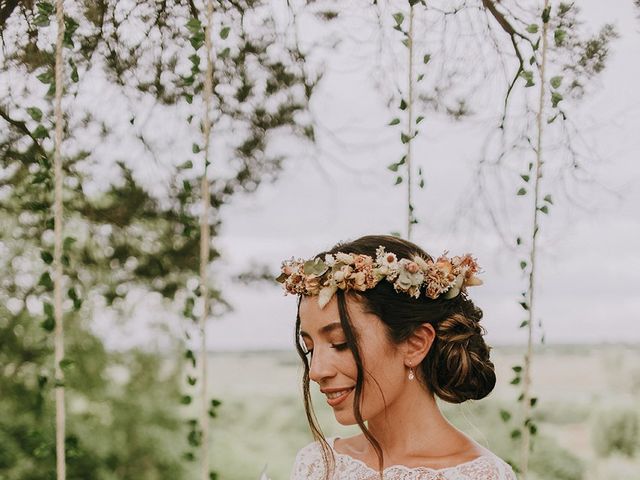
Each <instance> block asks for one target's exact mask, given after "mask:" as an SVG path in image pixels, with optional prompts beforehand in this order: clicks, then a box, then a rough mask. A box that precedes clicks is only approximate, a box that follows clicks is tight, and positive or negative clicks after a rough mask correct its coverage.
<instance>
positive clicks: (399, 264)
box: [276, 245, 482, 308]
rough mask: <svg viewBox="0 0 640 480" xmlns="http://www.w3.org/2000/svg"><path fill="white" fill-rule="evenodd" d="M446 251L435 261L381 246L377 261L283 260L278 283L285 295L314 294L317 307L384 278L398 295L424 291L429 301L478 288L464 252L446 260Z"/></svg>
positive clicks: (339, 256)
mask: <svg viewBox="0 0 640 480" xmlns="http://www.w3.org/2000/svg"><path fill="white" fill-rule="evenodd" d="M446 254H447V252H446V251H445V252H444V253H443V254H442V255H441V256H440V257H438V259H437V260H436V261H433V260H425V259H424V258H422V257H420V256H418V255H415V256H413V258H412V259H408V258H402V259H400V260H398V259H397V257H396V254H395V253H391V252H386V251H385V248H384V247H383V246H382V245H381V246H379V247H378V248H377V249H376V258H375V260H374V259H373V258H372V257H370V256H369V255H362V254H356V253H353V254H352V253H342V252H338V253H336V254H335V255H331V254H327V255H325V257H324V261H322V260H321V259H320V258H315V259H312V260H307V261H303V260H301V259H298V260H294V259H293V257H292V258H291V260H285V261H283V262H282V273H281V274H280V276H278V278H276V280H277V281H278V282H280V283H282V284H283V287H284V289H285V294H286V293H291V294H294V295H318V304H319V305H320V308H324V306H325V305H326V304H327V303H329V301H330V300H331V297H332V296H333V294H334V293H335V292H336V291H337V290H338V289H339V288H340V289H342V290H359V291H364V290H368V289H370V288H373V287H375V286H376V285H377V284H378V282H380V281H381V280H382V279H386V280H387V281H389V282H392V283H393V287H394V289H395V290H396V291H397V292H405V293H408V294H409V295H411V296H412V297H414V298H419V297H420V292H421V291H422V289H423V287H424V293H425V295H426V296H427V297H428V298H431V299H436V298H438V297H439V296H440V295H443V298H453V297H455V296H456V295H458V294H459V293H460V291H461V290H462V289H463V288H464V287H471V286H475V285H482V280H480V279H479V278H477V277H475V276H474V275H475V274H476V273H477V272H478V270H479V267H478V264H477V263H476V261H475V259H474V258H473V257H472V256H471V255H470V254H466V255H463V256H462V257H452V258H448V257H447V256H446Z"/></svg>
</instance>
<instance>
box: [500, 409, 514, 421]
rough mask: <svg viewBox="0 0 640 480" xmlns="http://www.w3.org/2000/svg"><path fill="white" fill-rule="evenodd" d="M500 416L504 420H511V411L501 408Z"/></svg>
mask: <svg viewBox="0 0 640 480" xmlns="http://www.w3.org/2000/svg"><path fill="white" fill-rule="evenodd" d="M500 418H502V421H503V422H508V421H509V420H511V413H510V412H508V411H507V410H503V409H500Z"/></svg>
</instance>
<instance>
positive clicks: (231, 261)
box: [113, 0, 640, 350]
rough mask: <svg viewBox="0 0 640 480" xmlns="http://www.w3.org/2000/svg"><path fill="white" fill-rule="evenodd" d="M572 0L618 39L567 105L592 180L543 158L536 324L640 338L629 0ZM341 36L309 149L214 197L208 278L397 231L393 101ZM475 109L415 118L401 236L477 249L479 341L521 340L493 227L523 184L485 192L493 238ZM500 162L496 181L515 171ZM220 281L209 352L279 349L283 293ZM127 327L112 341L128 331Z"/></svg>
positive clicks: (520, 283) (290, 304)
mask: <svg viewBox="0 0 640 480" xmlns="http://www.w3.org/2000/svg"><path fill="white" fill-rule="evenodd" d="M579 4H580V5H581V7H582V8H583V10H584V16H583V18H584V20H585V21H586V25H585V27H586V28H587V30H590V31H592V32H593V31H595V30H596V29H597V27H598V26H599V25H602V24H603V23H605V22H612V23H615V24H616V26H617V28H618V31H619V33H620V38H618V39H616V40H615V41H614V42H613V44H612V47H611V52H610V58H609V61H608V66H607V68H606V71H605V72H604V74H603V75H601V76H600V77H599V78H598V80H597V81H596V82H595V83H594V85H593V86H592V91H591V93H590V94H589V95H588V97H587V98H585V99H584V101H583V102H582V104H581V107H580V109H579V110H577V111H576V112H575V116H574V117H572V120H574V121H575V122H576V123H577V124H578V126H579V127H580V128H581V129H582V132H583V135H584V140H585V142H586V143H585V144H584V145H587V147H584V146H583V147H581V148H582V151H583V153H584V150H585V148H586V150H587V153H588V154H589V155H587V156H586V157H584V161H585V168H586V169H587V170H588V171H589V178H591V181H590V182H589V183H586V182H585V181H582V182H581V181H578V180H576V179H572V178H570V179H568V180H561V179H558V178H557V172H558V171H560V170H562V167H561V165H563V163H562V162H566V158H565V157H563V156H562V155H559V154H558V155H554V154H550V155H549V156H548V158H547V159H546V161H547V165H545V168H546V170H545V173H546V174H547V175H546V176H545V177H544V178H543V184H542V185H543V186H542V191H543V192H545V193H552V194H553V196H554V201H555V205H554V206H553V208H552V209H551V212H550V215H548V216H544V217H543V218H542V219H541V230H540V234H539V246H538V248H539V250H538V255H539V256H538V260H539V264H538V267H537V272H538V278H537V285H536V288H537V309H536V322H537V320H541V321H542V323H543V330H544V332H545V336H546V341H547V343H585V342H587V343H601V342H622V341H626V342H639V341H640V313H639V312H640V294H639V293H638V289H640V214H639V213H638V208H639V207H640V188H638V187H639V186H640V162H638V152H639V151H640V134H639V132H640V89H638V87H637V86H638V78H640V62H639V61H638V60H640V19H638V18H637V14H638V13H639V12H637V11H635V10H634V9H633V5H632V2H631V0H628V1H622V0H619V1H617V2H598V1H597V0H588V1H582V2H579ZM355 21H356V20H354V22H355ZM354 25H355V24H354ZM310 30H311V29H310ZM353 33H354V35H357V33H358V31H357V30H354V32H353ZM316 34H317V32H316ZM302 39H303V41H304V39H305V37H304V29H303V36H302ZM350 45H351V46H350ZM354 45H355V44H354V43H351V44H350V43H349V42H347V43H346V44H345V45H344V46H343V48H342V49H340V51H338V52H336V53H335V55H333V56H332V57H331V58H330V60H329V62H328V64H327V70H326V74H325V77H324V79H323V81H322V83H321V85H320V86H319V89H318V91H317V94H316V97H315V98H314V100H313V111H314V114H315V115H316V117H317V120H318V121H319V123H320V124H321V125H322V127H321V129H319V131H318V139H319V142H318V143H319V148H318V150H317V151H315V152H309V151H308V150H305V149H304V148H302V147H301V146H300V145H293V144H292V145H286V144H285V145H284V148H286V149H287V150H288V151H293V152H295V154H294V156H293V158H290V159H289V160H288V162H287V164H286V167H285V171H284V172H283V174H282V175H281V177H280V179H279V180H278V181H277V183H275V184H273V185H266V184H265V185H262V186H261V187H260V189H259V191H258V193H257V194H253V195H250V196H249V195H246V196H239V197H238V198H234V200H233V204H232V205H229V206H225V207H224V209H223V211H222V214H223V229H222V235H221V236H220V238H218V239H217V242H218V243H217V245H216V248H218V249H219V250H221V251H222V254H223V255H222V260H221V261H220V262H219V263H218V265H217V268H218V271H219V272H222V275H221V278H223V279H224V278H226V277H227V276H228V275H230V274H232V273H238V272H240V271H243V270H246V269H247V268H248V267H249V266H250V265H251V264H252V262H256V263H267V264H268V265H270V266H271V267H272V269H273V272H274V274H277V273H278V270H279V266H280V262H281V261H282V260H283V259H285V258H290V257H291V256H295V257H305V258H306V257H308V256H311V255H313V254H314V253H316V252H317V251H320V250H324V249H326V248H329V247H331V246H332V245H333V244H334V243H336V242H337V241H340V240H349V239H355V238H357V237H359V236H361V235H366V234H388V233H390V232H393V231H399V232H401V233H403V234H404V233H405V232H406V227H405V213H404V212H405V210H406V204H405V197H406V191H405V189H404V188H403V186H402V185H400V186H393V182H394V176H393V175H392V174H391V172H389V171H388V170H386V166H387V165H388V164H390V163H391V162H393V161H397V160H398V159H399V157H400V155H401V154H402V145H401V144H400V142H399V139H398V130H393V129H392V128H391V127H388V126H386V124H387V123H388V122H389V120H390V119H391V118H392V117H393V114H392V113H390V110H389V109H388V108H387V106H386V105H385V101H384V100H385V98H384V96H383V95H382V94H381V92H380V91H379V90H376V88H375V86H374V85H373V82H372V81H371V75H372V70H371V68H369V67H368V66H367V65H366V62H362V56H363V55H364V56H366V49H365V50H364V53H363V51H357V52H356V51H354V48H355V47H354ZM354 58H357V59H358V60H357V61H355V60H354ZM476 113H477V116H475V117H472V118H471V120H470V121H468V122H467V121H463V122H453V121H451V120H447V119H444V118H442V117H439V116H435V115H431V116H430V115H427V118H426V119H425V120H424V122H423V123H422V124H421V134H420V135H419V136H418V138H417V139H416V142H415V147H414V148H415V149H414V156H415V157H414V158H415V161H416V163H417V164H419V165H421V166H422V168H423V171H424V175H425V180H426V188H425V189H424V190H416V191H415V206H416V215H417V217H418V219H419V221H420V223H419V224H418V225H416V226H415V229H414V232H413V237H412V240H413V241H414V242H416V243H418V244H419V245H421V246H422V247H423V248H424V249H426V250H427V251H428V252H430V253H431V254H432V255H439V254H440V253H442V252H443V251H444V250H449V251H450V254H452V255H456V254H463V253H467V252H471V253H472V254H473V255H474V256H476V258H477V259H478V262H479V263H480V265H481V266H482V268H483V270H484V273H483V274H482V275H481V278H482V279H483V281H484V285H482V286H480V287H474V288H472V289H470V294H471V297H472V298H473V299H474V301H475V302H476V303H477V305H478V306H480V307H481V308H482V309H483V311H484V318H483V323H484V325H485V327H486V329H487V330H488V334H487V338H488V341H489V343H491V344H512V343H520V342H524V341H525V331H524V329H522V330H521V329H518V325H519V324H520V322H521V321H522V320H523V319H524V316H523V310H522V309H521V307H520V306H519V305H518V301H519V298H520V292H521V291H523V290H524V289H525V288H526V282H525V278H524V276H523V275H522V272H521V270H520V268H519V265H518V264H519V261H520V258H521V256H520V255H519V254H517V253H516V252H515V251H513V249H512V248H508V247H507V246H505V242H504V240H503V238H501V237H506V238H507V240H508V241H511V242H512V243H513V242H514V241H515V237H516V235H518V234H521V235H523V236H526V231H527V230H526V228H527V221H528V219H529V218H530V208H529V207H528V204H527V202H528V199H529V197H528V196H527V197H518V198H516V197H515V195H514V193H515V191H516V190H517V187H519V185H518V184H517V182H515V180H514V181H513V183H512V184H511V185H508V186H507V190H508V191H507V192H506V194H505V193H504V192H502V193H501V192H497V193H496V196H495V197H494V199H495V201H496V202H497V203H500V202H504V201H506V202H508V205H506V206H505V209H504V212H505V213H504V216H503V217H501V222H502V225H501V230H502V234H501V235H500V234H498V233H497V232H496V229H495V228H494V227H493V226H492V224H491V222H490V221H489V218H488V216H487V214H486V210H485V209H484V208H483V207H482V205H481V201H480V198H475V197H471V198H470V194H471V192H473V191H474V182H476V181H477V179H476V177H475V176H474V172H475V166H476V164H477V161H478V157H479V153H478V152H479V151H480V150H481V147H482V145H483V142H484V141H485V139H486V136H487V134H488V132H489V131H490V129H491V127H492V126H493V125H495V115H494V116H492V115H490V114H487V113H486V112H476ZM494 113H495V112H494ZM281 147H282V146H281ZM298 152H299V153H298ZM309 153H315V154H314V155H313V158H311V157H310V155H309ZM214 165H215V162H214ZM520 165H522V163H520ZM514 172H515V170H514V171H513V172H511V175H512V176H511V178H517V175H514ZM515 173H517V172H515ZM489 188H496V189H497V188H498V183H497V182H495V183H491V182H490V183H489ZM565 190H566V191H567V192H568V193H565V192H564V191H565ZM505 199H506V200H505ZM219 286H220V287H221V288H222V289H223V291H224V293H225V295H226V296H227V298H228V299H229V300H230V301H231V302H232V303H233V305H234V307H235V311H234V312H232V313H230V314H228V315H225V316H224V317H223V318H221V319H215V320H213V321H212V322H211V323H210V328H209V347H210V348H211V349H214V350H232V349H270V348H283V349H292V348H293V347H292V337H293V328H294V322H295V305H296V301H295V297H293V296H284V295H283V293H282V291H281V289H280V288H278V287H276V286H268V285H251V286H242V285H237V284H232V283H225V284H223V285H219ZM145 310H146V308H145ZM130 328H133V327H129V329H127V330H123V331H120V333H119V334H118V335H117V339H116V337H115V336H114V337H113V338H114V339H116V340H114V341H115V342H116V343H118V342H125V341H132V339H135V338H139V333H136V331H134V330H135V329H134V330H130ZM539 337H540V331H539V329H538V332H537V338H539Z"/></svg>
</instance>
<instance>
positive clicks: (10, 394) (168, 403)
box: [0, 292, 187, 480]
mask: <svg viewBox="0 0 640 480" xmlns="http://www.w3.org/2000/svg"><path fill="white" fill-rule="evenodd" d="M5 295H6V292H2V297H3V299H6V296H5ZM2 303H3V304H4V303H5V302H4V301H3V302H2ZM0 318H1V319H2V320H0V343H2V349H1V350H0V364H2V365H3V368H2V369H0V390H1V391H2V392H3V394H2V396H0V410H1V411H2V412H3V414H2V415H1V416H0V452H1V453H0V476H1V477H2V478H3V479H6V480H27V479H32V478H54V477H55V443H54V438H55V433H54V430H53V427H54V422H53V421H52V418H53V417H54V416H55V414H54V403H53V381H52V378H53V377H52V367H51V366H52V364H53V359H52V357H53V355H52V345H51V344H52V342H51V341H50V340H46V339H45V338H44V335H43V332H42V330H41V329H40V328H39V326H38V322H37V318H36V317H34V316H33V315H31V314H30V313H29V312H28V311H27V310H26V309H23V310H21V311H20V312H19V313H17V314H15V313H12V312H10V311H8V310H6V308H4V307H0ZM67 322H68V324H69V325H71V326H72V327H73V328H70V329H68V332H67V359H66V361H65V362H64V365H61V366H62V367H63V368H64V369H65V376H66V378H65V382H66V385H65V387H66V388H65V390H66V396H67V404H68V405H69V409H68V412H67V437H66V451H67V469H68V478H70V479H81V478H91V479H96V480H116V479H148V480H152V479H166V480H169V479H180V478H187V471H186V470H185V469H184V467H183V466H182V465H181V462H180V459H179V458H178V457H179V453H178V452H177V451H176V450H177V448H179V444H180V442H179V438H178V437H177V435H176V433H177V432H179V431H180V430H181V428H182V425H181V421H180V419H179V417H178V416H177V414H176V412H175V408H174V404H175V403H174V402H176V398H177V395H178V389H179V376H178V374H179V371H180V368H179V365H177V364H175V363H174V364H173V366H171V365H169V364H167V363H166V361H165V359H164V358H163V357H162V356H160V355H159V354H158V353H152V352H142V351H139V350H134V351H129V352H124V353H113V352H108V351H106V350H105V349H104V347H103V346H102V343H101V341H100V340H99V339H98V338H97V337H95V336H94V335H93V334H92V333H91V332H90V331H89V330H88V329H87V322H85V321H83V316H79V315H78V316H70V317H68V318H67ZM167 353H169V352H167ZM71 359H72V360H71Z"/></svg>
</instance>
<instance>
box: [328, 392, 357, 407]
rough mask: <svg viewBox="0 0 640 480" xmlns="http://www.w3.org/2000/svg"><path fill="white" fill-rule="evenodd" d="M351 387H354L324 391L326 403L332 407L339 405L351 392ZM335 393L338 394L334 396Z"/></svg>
mask: <svg viewBox="0 0 640 480" xmlns="http://www.w3.org/2000/svg"><path fill="white" fill-rule="evenodd" d="M353 389H354V387H351V388H347V389H343V390H339V391H337V392H325V395H327V403H328V404H329V405H330V406H332V407H335V406H337V405H339V404H340V403H342V402H343V401H344V400H345V399H346V398H347V397H348V396H349V395H350V394H351V392H352V391H353ZM329 395H331V396H329ZM335 395H338V396H337V397H336V396H335Z"/></svg>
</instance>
